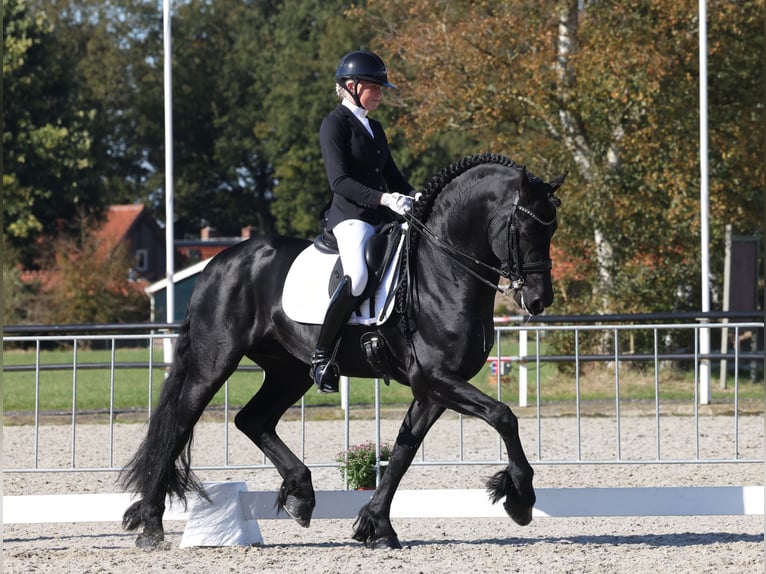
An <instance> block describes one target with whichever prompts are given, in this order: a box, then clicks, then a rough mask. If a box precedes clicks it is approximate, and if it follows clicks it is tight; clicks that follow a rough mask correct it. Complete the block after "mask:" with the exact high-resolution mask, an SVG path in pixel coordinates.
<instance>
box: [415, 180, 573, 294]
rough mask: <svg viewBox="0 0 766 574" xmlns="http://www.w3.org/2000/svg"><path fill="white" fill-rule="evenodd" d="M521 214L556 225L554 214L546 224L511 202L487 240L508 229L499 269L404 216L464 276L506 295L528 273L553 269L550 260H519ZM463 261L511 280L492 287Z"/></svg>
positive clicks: (418, 221) (554, 201)
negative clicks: (508, 213)
mask: <svg viewBox="0 0 766 574" xmlns="http://www.w3.org/2000/svg"><path fill="white" fill-rule="evenodd" d="M548 199H549V200H550V201H551V202H552V203H553V204H554V206H557V205H558V201H559V200H558V198H556V197H554V196H553V195H552V194H551V195H549V196H548ZM517 211H520V212H521V213H524V214H526V215H528V216H530V217H531V218H532V219H534V220H535V221H536V222H537V223H539V224H541V225H543V226H546V227H547V226H550V225H554V224H555V223H556V213H555V212H554V214H553V217H552V218H551V219H550V220H548V221H546V220H544V219H542V218H541V217H539V216H538V215H537V214H535V213H534V212H532V211H530V210H529V209H527V208H526V207H524V206H521V205H519V204H518V200H517V201H516V202H514V203H513V205H512V206H511V213H510V215H509V216H508V220H507V221H506V223H505V225H503V227H501V228H500V229H499V230H498V231H497V232H495V233H493V234H492V236H491V237H490V238H489V240H490V243H491V242H492V241H493V240H494V239H495V237H497V236H498V234H500V233H501V232H502V231H504V230H507V233H508V241H507V245H508V257H507V258H506V260H505V261H501V265H500V268H497V267H493V266H492V265H489V264H487V263H484V262H483V261H480V260H478V259H476V257H474V256H473V255H471V254H470V253H466V252H465V251H462V250H461V249H459V248H457V247H455V246H454V245H451V244H450V243H447V242H446V241H444V240H443V239H441V238H440V237H439V236H438V235H436V234H435V233H434V232H433V231H432V230H431V229H430V228H429V227H427V226H426V225H425V224H424V223H422V222H421V221H420V220H418V219H417V218H416V217H415V216H414V215H412V213H406V214H405V215H404V219H405V221H407V223H409V225H410V228H411V229H415V230H416V231H418V232H419V233H420V234H421V235H422V236H423V237H425V238H426V239H428V240H429V241H431V243H432V244H433V245H434V246H435V247H436V248H437V249H438V250H439V251H441V252H442V253H444V254H445V255H446V256H447V257H449V258H450V259H451V260H452V261H454V262H455V263H457V264H458V265H459V266H460V267H462V268H463V269H464V270H465V271H466V272H467V273H469V274H470V275H472V276H473V277H475V278H476V279H478V280H479V281H480V282H481V283H483V284H485V285H487V286H488V287H491V288H492V289H494V290H495V291H497V292H498V293H502V294H503V295H506V294H507V293H508V291H517V290H519V289H521V288H522V287H524V285H526V274H527V273H544V272H546V271H549V270H550V269H551V267H552V263H551V260H550V258H548V259H542V260H540V261H528V262H525V261H523V260H522V257H521V244H520V243H521V242H520V238H519V235H520V234H519V227H518V222H517V214H516V212H517ZM464 261H468V262H470V263H473V264H474V265H476V266H478V267H481V268H482V269H485V270H487V271H491V272H493V273H497V274H499V275H501V276H502V277H505V278H506V279H510V281H511V283H510V285H509V286H508V287H500V286H499V285H495V284H494V283H492V282H491V281H488V280H487V279H485V278H484V277H482V276H481V275H480V274H479V273H478V272H477V271H475V270H474V269H472V268H471V267H469V266H468V265H467V264H466V263H464Z"/></svg>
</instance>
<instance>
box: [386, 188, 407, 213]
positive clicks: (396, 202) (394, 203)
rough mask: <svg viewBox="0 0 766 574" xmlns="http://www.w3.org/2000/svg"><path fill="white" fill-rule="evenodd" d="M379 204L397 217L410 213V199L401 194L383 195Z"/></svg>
mask: <svg viewBox="0 0 766 574" xmlns="http://www.w3.org/2000/svg"><path fill="white" fill-rule="evenodd" d="M380 204H381V205H385V206H386V207H387V208H388V209H390V210H391V211H393V212H394V213H398V214H399V215H404V214H405V213H409V212H410V211H412V198H411V197H410V196H409V195H402V194H401V193H384V194H383V196H382V197H381V198H380Z"/></svg>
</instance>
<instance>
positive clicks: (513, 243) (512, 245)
mask: <svg viewBox="0 0 766 574" xmlns="http://www.w3.org/2000/svg"><path fill="white" fill-rule="evenodd" d="M551 201H553V198H551ZM517 210H518V211H520V212H522V213H525V214H527V215H528V216H530V217H531V218H532V219H534V220H535V221H536V222H537V223H539V224H540V225H543V226H545V227H548V226H549V225H553V224H554V223H556V213H555V212H554V214H553V217H552V218H551V219H550V220H549V221H545V220H544V219H542V218H540V217H538V216H537V215H536V214H535V213H533V212H532V211H530V210H529V209H527V208H526V207H523V206H521V205H519V204H518V203H514V204H513V205H512V206H511V214H510V215H509V216H508V222H507V223H506V225H505V228H506V229H507V230H508V241H507V245H508V258H507V259H506V260H505V261H504V262H502V265H501V266H500V274H501V275H502V276H503V277H505V278H506V279H510V280H511V289H513V290H514V291H516V290H519V289H521V288H522V287H524V285H526V283H527V279H526V274H527V273H545V272H546V271H550V269H551V268H552V266H553V265H552V263H551V259H550V257H549V258H548V259H541V260H540V261H527V262H524V261H522V258H521V240H520V234H519V226H518V223H517V221H516V211H517ZM501 231H502V230H501ZM496 236H497V234H495V235H493V236H492V237H491V238H490V242H491V241H492V239H494V238H495V237H496Z"/></svg>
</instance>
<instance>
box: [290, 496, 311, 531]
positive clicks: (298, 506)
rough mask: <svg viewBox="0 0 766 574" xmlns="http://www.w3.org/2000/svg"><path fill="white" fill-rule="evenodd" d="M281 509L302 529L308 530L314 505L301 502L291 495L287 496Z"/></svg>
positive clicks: (306, 501) (308, 502)
mask: <svg viewBox="0 0 766 574" xmlns="http://www.w3.org/2000/svg"><path fill="white" fill-rule="evenodd" d="M282 509H283V510H284V511H285V512H286V513H287V514H288V516H290V518H292V519H293V520H295V521H296V522H297V523H298V524H300V525H301V526H303V528H308V527H309V525H310V524H311V515H312V513H313V512H314V505H313V504H312V503H311V502H310V501H308V500H301V499H299V498H296V497H295V496H293V495H292V494H288V495H287V499H286V500H285V504H284V505H283V506H282Z"/></svg>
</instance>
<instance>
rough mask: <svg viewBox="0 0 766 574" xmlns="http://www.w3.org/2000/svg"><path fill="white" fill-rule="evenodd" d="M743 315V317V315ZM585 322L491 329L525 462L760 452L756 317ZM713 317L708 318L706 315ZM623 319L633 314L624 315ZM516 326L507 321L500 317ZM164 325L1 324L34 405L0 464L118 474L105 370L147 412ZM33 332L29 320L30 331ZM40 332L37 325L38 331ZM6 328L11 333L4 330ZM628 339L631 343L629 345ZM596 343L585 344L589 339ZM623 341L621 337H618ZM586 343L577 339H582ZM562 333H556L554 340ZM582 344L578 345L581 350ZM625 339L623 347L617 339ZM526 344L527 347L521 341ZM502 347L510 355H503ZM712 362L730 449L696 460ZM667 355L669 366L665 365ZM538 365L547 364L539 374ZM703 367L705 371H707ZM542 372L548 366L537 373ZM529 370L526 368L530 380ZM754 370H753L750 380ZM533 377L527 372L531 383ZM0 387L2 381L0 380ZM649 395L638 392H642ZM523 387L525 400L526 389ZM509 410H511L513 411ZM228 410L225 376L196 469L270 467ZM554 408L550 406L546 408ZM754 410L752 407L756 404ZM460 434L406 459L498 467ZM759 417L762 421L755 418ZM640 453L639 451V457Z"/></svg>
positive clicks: (11, 369) (639, 460)
mask: <svg viewBox="0 0 766 574" xmlns="http://www.w3.org/2000/svg"><path fill="white" fill-rule="evenodd" d="M748 318H751V316H748V315H745V316H744V319H748ZM589 319H590V322H586V321H585V320H583V318H574V317H548V318H545V319H544V320H542V321H535V322H522V321H517V320H516V319H511V320H509V321H506V322H505V324H503V325H498V326H496V330H495V336H496V340H495V346H494V349H493V351H492V353H491V355H490V358H489V360H490V361H492V362H494V363H495V365H496V367H497V368H496V374H495V384H494V386H495V387H496V398H497V399H498V400H500V401H503V402H506V403H508V404H509V405H511V406H513V407H514V410H515V411H517V414H519V416H520V418H524V419H527V420H531V421H534V427H535V434H536V437H535V439H534V441H533V442H534V446H533V449H532V451H531V452H532V456H530V458H531V460H532V461H533V463H535V464H549V465H567V464H615V463H617V464H646V463H648V462H649V463H662V464H679V463H698V464H699V463H702V464H707V463H722V462H725V463H741V462H761V461H762V453H761V452H760V449H758V450H753V449H745V450H746V452H745V453H744V454H743V453H742V450H743V449H742V448H741V440H740V436H741V425H740V422H741V421H740V419H741V417H742V416H743V414H753V408H755V409H756V411H757V410H758V408H760V411H761V413H762V410H763V401H762V400H761V401H760V406H758V405H756V406H755V407H753V406H752V404H750V403H752V401H748V404H747V405H746V406H745V405H743V401H742V400H741V398H740V397H741V395H742V389H743V385H745V384H749V385H752V384H753V383H754V382H755V381H757V382H762V381H763V359H764V355H763V349H762V346H759V344H758V341H759V338H760V340H761V341H762V338H763V335H762V333H763V328H764V323H763V320H743V317H742V316H741V314H740V315H739V316H738V315H737V314H719V316H714V315H707V316H705V317H704V321H700V320H699V317H698V316H697V315H693V316H682V315H677V314H674V315H671V316H656V315H655V316H649V315H647V316H622V317H601V316H600V317H595V318H594V317H591V318H589ZM717 319H720V320H721V321H720V322H718V323H712V322H711V321H713V320H717ZM628 321H633V322H630V323H629V322H628ZM510 323H516V324H510ZM168 327H169V326H168V325H164V324H163V325H149V326H147V325H132V326H121V325H120V326H104V327H98V328H93V327H87V326H75V327H73V326H67V327H43V328H41V327H37V328H32V327H24V328H12V329H9V328H6V330H5V332H6V334H7V335H6V336H4V337H3V342H4V347H14V346H25V347H27V348H29V347H31V348H32V349H33V351H32V352H29V353H28V354H29V356H30V357H33V359H32V360H30V361H29V362H28V363H26V364H23V365H5V366H4V367H3V370H4V377H5V378H6V380H7V379H8V377H13V376H14V375H16V374H18V373H24V372H34V409H33V410H32V411H31V412H29V413H23V414H21V413H6V415H8V414H12V415H14V416H17V417H19V416H20V417H21V418H26V419H27V420H26V421H24V422H26V424H27V425H31V426H32V433H31V436H32V438H31V444H30V448H31V449H32V451H33V457H32V462H31V464H29V463H27V464H24V463H19V462H17V461H14V460H8V459H7V458H6V459H5V460H4V467H5V468H4V471H5V472H11V473H30V472H117V471H119V470H120V468H121V465H118V464H116V456H115V447H116V445H115V441H116V440H117V438H116V434H115V417H116V415H117V414H118V412H121V411H119V409H117V408H116V407H115V381H116V373H117V372H118V371H119V370H120V369H128V368H129V369H140V370H146V377H147V378H146V380H147V382H146V392H147V397H148V399H147V404H146V408H145V409H144V408H141V409H138V413H137V416H138V418H139V419H140V420H146V419H147V418H148V416H150V414H151V409H152V397H154V396H155V394H154V391H155V385H156V383H155V381H154V378H155V375H156V373H157V372H158V371H160V372H163V370H164V369H165V368H166V367H167V366H168V363H167V361H165V360H164V357H163V358H162V360H160V357H159V356H158V354H159V353H160V351H159V350H158V347H159V346H160V345H159V343H162V342H164V341H166V340H168V339H172V338H174V337H175V334H174V332H173V330H174V328H175V327H177V326H171V328H170V329H169V328H168ZM34 329H37V330H36V331H35V330H34ZM700 329H711V330H714V331H715V332H716V333H718V334H719V335H720V338H721V340H728V338H729V336H730V335H733V337H732V340H733V341H734V342H735V344H734V345H733V346H732V347H731V350H729V351H727V352H714V353H713V352H711V353H706V354H703V353H701V352H700V345H699V339H700V337H699V332H700ZM41 330H42V331H45V332H47V333H48V334H42V333H41ZM9 333H12V334H9ZM745 333H750V334H751V337H750V339H749V341H751V342H752V341H755V342H756V344H754V345H751V347H750V349H749V350H743V349H742V348H741V345H740V344H736V343H737V342H739V341H740V340H741V339H743V334H745ZM556 337H558V338H559V339H561V338H565V339H566V338H570V340H569V341H568V342H565V343H566V344H565V345H564V346H565V347H566V346H567V344H568V348H571V349H572V352H566V353H555V354H554V353H551V352H550V351H549V350H548V349H550V348H551V347H552V345H550V344H548V342H547V340H548V339H551V338H556ZM636 339H638V340H639V341H640V343H639V345H638V346H632V347H631V345H633V342H635V340H636ZM594 340H595V341H596V343H595V344H594V343H593V341H594ZM626 340H627V341H629V342H628V344H627V345H626V343H625V342H624V341H626ZM586 341H587V345H586ZM676 341H686V342H687V343H691V345H690V347H689V348H686V349H674V350H672V351H670V350H668V349H670V348H672V347H670V346H669V345H670V344H674V343H675V342H676ZM560 342H561V341H559V343H560ZM53 344H56V345H62V344H63V345H67V346H68V347H70V348H71V349H72V361H71V362H70V363H58V364H46V363H45V362H44V361H43V360H42V358H43V356H44V354H45V350H44V348H46V347H48V346H50V345H53ZM96 344H97V345H99V346H101V347H105V348H106V349H108V350H109V357H110V359H109V360H108V361H102V362H99V363H84V362H81V361H79V358H78V350H79V349H80V348H81V347H83V346H93V345H96ZM118 344H122V345H125V344H130V345H138V346H141V347H143V348H148V350H149V354H148V361H147V362H146V363H143V362H135V361H134V362H125V361H122V362H121V361H118V360H117V355H118ZM586 346H587V351H586V350H585V349H586ZM626 347H627V348H626ZM530 348H531V350H530ZM507 349H510V350H511V351H510V352H506V350H507ZM713 362H718V363H719V364H721V365H722V373H723V374H725V375H726V378H727V379H729V378H730V379H731V383H730V384H731V386H729V381H728V380H726V383H725V385H726V388H727V392H726V398H724V399H719V402H718V404H717V405H715V404H714V405H712V406H717V407H718V410H719V411H720V413H719V414H718V416H719V417H725V419H726V422H725V425H726V426H727V428H728V429H729V431H727V439H726V440H729V441H730V444H729V447H730V448H728V449H727V450H728V451H729V452H730V454H729V455H727V456H715V457H712V458H711V457H706V456H705V455H704V453H703V452H702V448H701V442H702V441H701V437H702V434H703V433H702V432H701V430H700V429H701V426H702V422H703V420H704V419H703V417H705V416H707V414H709V413H708V410H709V409H710V405H707V404H705V403H701V402H700V393H699V389H700V385H702V384H710V381H709V380H708V381H703V380H701V378H700V372H702V369H701V366H703V365H707V367H709V366H710V364H711V363H713ZM670 363H673V364H674V365H675V371H674V367H671V366H669V364H670ZM504 364H509V365H510V372H504V369H503V366H504ZM636 364H643V365H645V366H644V367H643V368H642V370H643V371H651V374H650V375H649V376H648V378H647V376H646V375H643V377H642V382H641V384H640V385H639V386H642V388H643V395H642V396H643V398H642V399H633V398H631V392H632V391H633V387H635V386H636V384H635V383H633V382H626V376H625V372H626V371H629V370H630V369H631V367H630V365H636ZM562 365H563V366H567V367H568V372H569V375H568V376H569V377H571V389H570V390H569V398H565V399H562V398H561V397H551V398H548V397H547V396H546V392H547V387H546V383H545V381H544V380H543V378H544V377H546V376H553V375H554V374H555V375H556V376H559V375H558V374H556V373H559V372H560V371H559V370H557V369H560V368H561V367H562ZM594 365H598V366H599V368H600V369H601V372H602V377H603V373H604V372H607V373H609V377H611V378H612V382H611V383H610V386H611V388H612V396H611V398H610V399H608V400H606V401H604V400H603V399H602V400H601V401H599V402H598V407H599V409H600V411H599V413H598V414H599V416H598V417H592V416H591V415H592V414H593V413H592V410H593V408H592V407H593V405H592V401H590V399H588V398H587V397H585V393H584V387H585V386H586V384H585V381H584V379H585V378H587V377H588V376H589V375H590V374H591V373H590V372H589V371H588V369H593V368H594ZM679 365H680V366H681V369H680V370H681V371H682V372H684V373H686V376H687V377H691V378H690V384H693V387H694V388H693V391H692V392H691V393H687V395H690V396H689V397H687V398H685V399H675V398H670V399H668V398H667V397H666V394H667V393H666V391H665V388H664V387H665V386H666V379H667V374H668V373H669V372H671V371H674V372H677V371H678V368H679ZM242 368H243V369H247V370H250V371H258V370H259V369H258V368H257V367H242ZM89 369H103V370H105V371H108V373H109V385H108V390H106V389H105V390H104V396H103V402H102V405H103V407H102V408H99V409H98V413H99V414H100V415H101V416H102V417H103V418H106V420H107V423H108V424H107V425H106V428H107V432H106V436H105V438H104V441H105V444H104V448H105V449H106V453H107V457H106V462H105V463H103V464H90V465H85V466H83V465H80V464H78V457H77V454H78V453H77V444H78V443H77V433H78V428H79V424H80V422H79V421H80V420H81V418H82V417H83V416H84V414H85V413H83V412H82V411H79V410H78V409H77V404H78V393H80V392H81V389H80V388H79V386H78V376H79V373H81V372H82V371H85V370H89ZM546 369H548V370H547V371H546ZM48 370H66V371H69V372H71V405H72V406H71V410H64V411H59V412H57V413H51V412H49V411H47V410H46V409H45V408H44V407H43V406H42V405H44V404H45V400H44V397H43V396H41V391H40V389H41V386H40V377H41V373H43V372H45V371H48ZM745 371H746V372H747V373H748V375H749V376H750V382H749V383H744V382H743V381H742V374H743V372H745ZM707 372H709V368H708V369H707ZM546 373H547V374H546ZM530 375H533V376H532V377H531V378H530ZM509 377H510V378H513V380H514V384H515V385H517V387H518V397H516V396H514V397H511V396H509V395H510V391H509V390H508V389H509V384H508V380H507V379H508V378H509ZM758 377H760V378H758ZM532 379H533V380H532ZM4 388H7V386H6V385H4ZM646 389H650V392H648V395H649V396H648V398H647V390H646ZM530 390H531V391H532V393H531V394H533V395H534V399H533V401H531V403H532V404H530V401H529V396H530ZM669 403H672V404H673V405H675V406H674V408H675V411H679V410H681V411H683V413H684V416H687V417H688V418H689V420H691V421H693V425H692V430H691V431H690V434H689V440H690V444H691V445H693V447H692V448H691V451H690V454H689V453H685V454H683V455H674V454H673V453H672V452H671V454H670V455H668V452H667V449H666V447H665V444H664V442H663V433H662V426H663V421H664V420H665V419H666V417H668V416H670V415H669V414H668V413H667V406H668V404H669ZM638 404H640V406H641V417H642V419H641V421H642V424H643V426H644V427H645V428H650V429H651V432H652V433H653V434H654V441H653V444H650V445H649V446H648V447H647V448H648V450H647V449H644V450H643V451H642V454H641V455H640V456H633V455H631V454H630V453H629V452H628V451H629V450H630V449H628V448H627V447H626V445H625V444H624V439H623V437H624V430H623V428H622V427H623V425H624V424H625V421H626V420H627V419H628V417H627V416H626V413H625V410H626V408H629V409H630V410H634V409H635V408H636V405H638ZM516 407H518V409H517V408H516ZM234 408H236V405H231V404H230V402H229V387H228V382H227V383H226V385H225V387H224V404H223V406H222V407H221V408H220V411H221V412H222V414H223V416H222V421H221V424H222V425H223V448H222V451H221V452H222V453H223V457H222V460H221V461H220V463H213V464H204V465H202V466H195V468H196V469H209V470H223V469H230V468H237V469H243V468H248V469H258V468H273V467H272V466H271V465H270V463H269V462H268V461H267V460H266V459H265V458H264V459H263V461H262V462H261V463H258V464H232V462H231V458H230V454H231V452H232V448H233V447H232V441H231V436H230V434H229V428H230V426H231V424H232V421H231V420H230V415H229V412H230V410H232V409H234ZM297 410H298V411H299V417H298V418H299V421H300V423H299V424H300V445H299V447H298V449H297V451H296V452H297V454H298V456H299V457H301V458H302V459H303V460H304V461H306V448H305V445H306V427H307V425H311V424H312V423H311V421H308V420H307V416H306V412H307V406H306V404H305V401H304V400H302V401H301V403H300V405H299V406H298V407H297ZM381 410H382V409H381V395H380V383H379V381H375V404H374V417H375V429H376V430H375V435H376V437H375V438H376V440H377V441H378V443H380V437H381V431H380V427H381V421H382V419H383V418H384V417H383V415H382V414H381ZM553 411H555V413H554V414H550V413H551V412H553ZM54 414H55V415H56V416H57V417H58V418H61V417H64V418H65V419H68V424H67V425H63V426H62V425H60V424H59V425H58V427H57V428H58V429H59V430H58V432H63V430H62V429H63V428H67V429H68V430H67V432H68V433H69V434H68V437H69V441H68V442H69V444H70V445H71V450H70V452H69V456H68V457H67V461H66V462H64V463H61V464H57V465H56V466H50V465H49V466H46V465H44V464H40V453H41V449H42V448H43V444H42V442H41V439H40V436H41V432H42V430H43V429H44V428H46V421H47V419H48V418H49V417H51V416H53V415H54ZM756 414H757V413H756ZM562 415H563V416H566V417H569V419H568V420H571V422H572V423H573V424H572V425H571V427H572V429H573V430H572V436H574V439H575V440H574V441H570V442H571V448H570V449H568V450H567V451H566V452H554V453H553V454H550V453H549V449H548V448H547V446H546V445H551V444H553V443H555V442H557V441H559V442H560V439H557V438H556V437H550V436H549V435H548V434H547V432H546V429H545V427H546V425H547V423H548V421H549V417H561V416H562ZM457 420H458V429H459V432H458V434H459V439H458V442H457V445H456V451H455V452H454V453H451V454H449V455H446V456H445V455H444V454H441V455H440V456H438V457H437V458H429V457H428V456H426V452H427V447H428V440H426V443H425V445H424V448H423V449H422V451H421V456H419V457H417V458H416V460H415V461H414V463H413V465H424V466H428V465H497V464H500V463H503V462H504V449H503V444H502V442H501V441H500V440H499V439H498V442H497V448H496V449H493V450H494V452H493V453H491V454H487V453H483V454H481V456H478V457H477V456H468V455H467V454H466V452H465V450H466V449H465V444H466V437H465V432H464V420H463V418H462V417H460V416H459V417H458V419H457ZM594 421H595V422H599V423H603V424H602V426H605V427H607V428H611V432H612V433H613V439H611V447H610V448H611V451H610V455H609V456H602V455H598V456H596V455H593V454H592V452H591V451H592V448H591V445H590V442H589V441H588V440H587V438H586V436H585V435H586V432H585V429H586V427H590V426H592V424H593V423H594ZM349 424H350V417H349V412H348V409H346V411H345V417H344V427H345V433H344V434H345V445H346V447H348V445H349V442H350V438H349ZM761 426H762V425H761ZM647 452H648V454H647ZM307 465H308V466H309V467H315V468H322V467H337V466H338V463H337V462H336V461H335V460H334V459H328V460H312V461H311V462H307Z"/></svg>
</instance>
